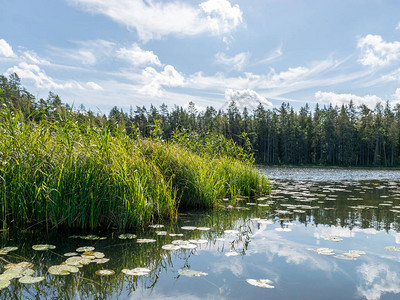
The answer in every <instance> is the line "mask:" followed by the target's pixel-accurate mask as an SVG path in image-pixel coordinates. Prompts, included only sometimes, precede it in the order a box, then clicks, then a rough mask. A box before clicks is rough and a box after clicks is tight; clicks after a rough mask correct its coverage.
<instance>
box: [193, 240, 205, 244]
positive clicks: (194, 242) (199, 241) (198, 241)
mask: <svg viewBox="0 0 400 300" xmlns="http://www.w3.org/2000/svg"><path fill="white" fill-rule="evenodd" d="M189 242H190V243H193V244H207V243H208V241H207V240H200V239H197V240H189Z"/></svg>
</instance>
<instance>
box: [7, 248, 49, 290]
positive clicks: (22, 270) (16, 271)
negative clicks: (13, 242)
mask: <svg viewBox="0 0 400 300" xmlns="http://www.w3.org/2000/svg"><path fill="white" fill-rule="evenodd" d="M15 250H18V247H4V248H2V249H0V254H1V255H7V254H8V253H9V252H11V251H15ZM33 267H34V265H33V264H32V263H30V262H27V261H23V262H20V263H17V264H15V263H8V264H6V265H5V266H4V269H6V270H5V271H4V272H3V273H2V274H0V290H1V289H3V288H6V287H8V286H9V285H10V284H11V281H12V280H13V279H18V281H19V282H20V283H24V284H28V283H38V282H40V281H42V280H44V279H45V278H44V277H42V276H33V275H35V271H34V270H33V269H32V268H33Z"/></svg>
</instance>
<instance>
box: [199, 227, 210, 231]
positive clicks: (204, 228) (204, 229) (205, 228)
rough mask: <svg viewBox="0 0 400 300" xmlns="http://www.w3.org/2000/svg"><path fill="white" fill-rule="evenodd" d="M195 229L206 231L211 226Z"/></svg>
mask: <svg viewBox="0 0 400 300" xmlns="http://www.w3.org/2000/svg"><path fill="white" fill-rule="evenodd" d="M197 230H201V231H208V230H211V228H210V227H197Z"/></svg>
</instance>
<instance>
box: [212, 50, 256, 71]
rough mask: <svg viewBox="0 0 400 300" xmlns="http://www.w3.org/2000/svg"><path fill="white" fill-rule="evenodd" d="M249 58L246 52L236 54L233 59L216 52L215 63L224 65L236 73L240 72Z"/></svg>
mask: <svg viewBox="0 0 400 300" xmlns="http://www.w3.org/2000/svg"><path fill="white" fill-rule="evenodd" d="M249 58H250V53H248V52H242V53H239V54H236V55H235V56H233V57H228V56H227V55H226V54H225V53H223V52H218V53H217V54H216V55H215V61H216V62H217V63H219V64H222V65H225V66H227V67H228V68H229V69H231V70H237V71H240V70H242V69H243V68H244V67H245V66H246V64H247V62H248V60H249Z"/></svg>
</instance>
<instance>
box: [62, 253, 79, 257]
mask: <svg viewBox="0 0 400 300" xmlns="http://www.w3.org/2000/svg"><path fill="white" fill-rule="evenodd" d="M76 255H78V253H76V252H68V253H64V256H66V257H70V256H76Z"/></svg>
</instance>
